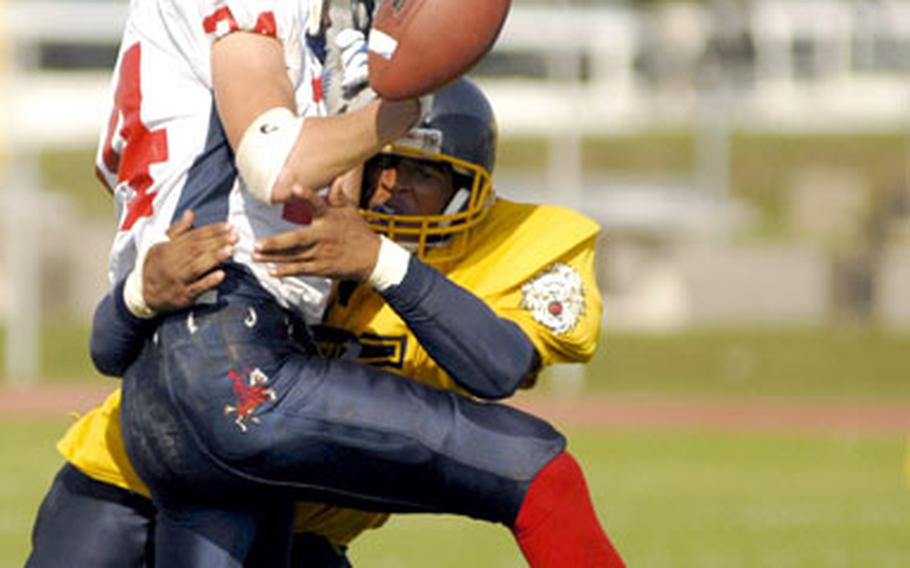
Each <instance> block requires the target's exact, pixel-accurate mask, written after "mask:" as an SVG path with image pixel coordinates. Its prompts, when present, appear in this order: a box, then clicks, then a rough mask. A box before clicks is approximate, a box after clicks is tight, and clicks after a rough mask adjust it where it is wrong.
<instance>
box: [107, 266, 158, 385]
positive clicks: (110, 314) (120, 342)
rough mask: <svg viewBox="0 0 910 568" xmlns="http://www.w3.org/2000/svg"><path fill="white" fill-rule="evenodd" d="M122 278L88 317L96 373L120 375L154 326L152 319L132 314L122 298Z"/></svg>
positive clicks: (155, 323)
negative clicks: (89, 318)
mask: <svg viewBox="0 0 910 568" xmlns="http://www.w3.org/2000/svg"><path fill="white" fill-rule="evenodd" d="M124 284H125V280H123V281H120V282H118V283H117V285H116V286H114V289H113V290H112V291H111V292H109V293H108V294H107V295H106V296H105V297H104V298H103V299H102V300H101V302H100V303H99V304H98V307H97V308H95V316H94V318H93V319H92V339H91V354H92V363H94V365H95V368H96V369H98V372H99V373H101V374H103V375H110V376H112V377H122V376H123V373H124V372H126V369H127V368H128V367H129V366H130V365H131V364H132V363H133V361H135V360H136V358H137V357H138V356H139V352H140V351H142V346H143V344H144V343H145V339H146V338H147V337H149V336H150V335H151V334H152V333H153V331H154V329H155V326H156V325H157V320H155V319H143V318H139V317H136V316H135V315H133V314H132V313H131V312H130V311H129V309H128V308H127V307H126V302H125V301H124V299H123V287H124Z"/></svg>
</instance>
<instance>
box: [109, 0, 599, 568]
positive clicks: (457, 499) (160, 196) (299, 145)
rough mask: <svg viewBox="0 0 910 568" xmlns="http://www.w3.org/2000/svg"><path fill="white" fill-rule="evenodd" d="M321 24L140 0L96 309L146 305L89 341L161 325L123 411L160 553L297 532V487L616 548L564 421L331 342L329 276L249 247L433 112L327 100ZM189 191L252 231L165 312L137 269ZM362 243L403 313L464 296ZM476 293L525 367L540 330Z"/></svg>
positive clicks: (421, 268)
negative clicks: (363, 357)
mask: <svg viewBox="0 0 910 568" xmlns="http://www.w3.org/2000/svg"><path fill="white" fill-rule="evenodd" d="M306 23H307V3H306V2H303V1H301V0H297V1H281V0H134V1H133V2H132V3H131V6H130V17H129V20H128V23H127V27H126V31H125V34H124V39H123V43H122V45H121V50H120V55H119V58H118V63H117V67H116V72H115V83H114V109H113V111H112V113H111V118H110V120H109V122H108V125H107V129H106V131H105V133H104V134H103V136H102V140H101V142H102V143H101V147H100V149H99V153H98V170H99V176H100V177H101V179H102V180H103V181H105V182H106V183H107V185H108V187H110V188H111V189H112V191H113V192H114V194H115V198H116V200H117V204H118V211H119V221H118V222H119V231H118V234H117V237H116V239H115V242H114V247H113V251H112V259H111V276H112V281H113V282H115V286H114V290H113V292H112V295H111V296H109V301H107V302H106V303H102V305H101V307H100V308H99V311H100V312H103V311H104V310H112V309H121V308H120V307H119V306H120V305H121V304H122V305H124V306H125V308H126V309H127V310H128V311H129V312H130V316H129V318H128V319H129V325H125V326H123V327H122V328H118V327H117V326H110V327H108V328H106V329H104V330H102V332H101V333H96V339H97V342H96V343H94V344H93V355H95V356H98V357H99V359H100V358H101V357H100V355H101V354H102V352H105V351H111V350H113V351H117V350H119V349H122V346H123V339H124V338H125V337H126V335H128V334H129V333H131V330H130V329H127V328H129V327H132V328H134V330H135V329H141V328H143V326H146V327H145V328H144V329H145V330H148V329H150V328H152V329H153V330H154V331H153V333H151V334H150V337H151V339H150V340H149V341H147V342H145V343H144V345H143V346H142V352H141V353H140V354H139V356H138V359H137V360H136V361H135V363H133V364H132V365H131V366H130V367H129V369H128V370H127V371H126V372H125V375H124V383H123V412H122V415H121V423H122V429H123V434H124V442H125V445H126V449H127V453H128V454H129V457H130V460H131V462H132V463H133V465H134V466H135V468H136V470H137V472H138V473H139V475H140V476H141V478H142V480H143V481H144V482H145V483H146V485H147V486H148V488H149V490H150V492H151V495H152V497H153V501H154V503H155V505H156V507H157V509H158V513H157V528H156V535H155V539H156V555H155V561H156V565H158V566H168V567H174V566H239V565H241V564H242V563H243V561H244V559H245V558H247V556H248V554H249V553H250V549H251V547H252V543H253V542H254V540H255V538H256V537H257V535H258V534H259V533H261V532H262V531H263V530H264V528H265V527H270V530H272V531H273V534H272V536H273V537H275V538H274V539H273V541H272V542H273V543H280V542H282V541H281V538H279V537H281V536H282V535H284V536H286V537H288V538H289V536H290V528H291V527H290V515H291V503H292V502H293V501H294V500H298V499H308V500H316V501H325V502H330V503H335V504H341V505H351V506H355V507H360V508H367V509H377V510H382V511H402V512H409V511H410V512H450V513H456V514H464V515H470V516H472V517H476V518H480V519H485V520H488V521H493V522H498V523H502V524H504V525H506V526H508V527H509V528H510V529H511V530H512V532H513V534H514V535H515V537H516V539H517V540H518V543H519V545H520V546H521V547H522V550H523V552H524V554H525V556H526V557H527V558H528V560H529V562H530V563H531V564H532V565H534V566H557V565H560V566H562V565H566V564H565V563H566V562H567V561H568V562H569V563H570V564H573V561H571V558H581V559H584V558H586V559H589V560H590V559H600V560H594V564H590V565H598V566H603V565H609V562H608V561H607V560H606V559H608V558H612V556H611V551H610V547H609V543H608V541H607V540H606V538H605V536H604V535H603V532H602V530H601V529H600V527H599V524H598V523H597V520H596V516H595V515H594V512H593V510H592V509H591V508H590V506H589V503H588V501H587V499H588V497H587V492H586V490H585V484H584V479H583V476H582V474H581V472H580V470H579V469H578V467H577V465H576V464H575V462H574V460H573V459H572V458H571V456H570V455H569V454H568V453H566V451H565V440H564V438H563V437H562V435H561V434H559V433H558V432H557V431H555V430H554V429H553V428H552V427H551V426H549V425H548V424H546V423H545V422H543V421H541V420H539V419H536V418H534V417H532V416H529V415H526V414H524V413H521V412H518V411H515V410H513V409H510V408H507V407H504V406H500V405H495V404H479V403H477V402H474V401H472V400H470V399H468V398H465V397H460V396H458V395H455V394H453V393H447V392H442V391H438V390H435V389H432V388H429V387H426V386H424V385H421V384H417V383H415V382H413V381H407V380H405V379H402V378H401V377H398V376H395V375H392V374H388V373H384V372H381V371H378V370H376V369H372V368H368V367H364V366H361V365H357V364H354V363H351V362H347V361H338V360H333V361H329V360H325V359H323V358H322V357H320V356H319V354H318V352H317V349H316V347H315V345H314V344H313V343H312V341H310V339H309V334H308V326H309V324H311V323H313V322H315V321H318V320H319V318H320V317H321V315H322V311H323V309H324V307H325V303H326V297H327V294H328V291H329V289H330V285H329V282H328V281H327V280H325V279H322V278H313V277H307V276H304V275H300V276H285V277H282V278H279V277H278V276H276V274H275V273H274V270H273V269H272V268H270V267H269V266H267V265H262V264H257V263H255V262H253V261H252V254H253V252H254V248H255V243H256V242H257V241H258V240H260V239H262V238H265V237H268V236H269V235H272V234H275V233H278V232H282V231H288V230H290V229H292V228H293V227H294V226H295V223H296V224H306V223H307V222H308V219H309V218H311V216H312V215H313V214H316V215H322V214H324V211H322V210H321V207H320V204H319V201H318V200H315V199H314V192H316V191H317V190H319V188H321V187H323V186H326V185H328V184H329V183H331V182H332V181H333V180H336V179H337V178H339V176H341V175H342V174H343V173H344V172H346V171H348V170H351V169H352V168H353V167H354V166H356V165H358V164H360V163H362V162H363V161H365V159H366V158H368V157H369V156H370V155H372V154H374V153H376V152H377V151H378V150H379V149H380V148H381V147H382V146H383V145H385V144H386V143H389V142H391V141H393V140H395V139H397V138H399V137H400V136H402V135H403V134H404V133H405V132H407V130H408V129H409V127H410V126H411V125H413V124H414V123H415V122H416V120H417V119H418V115H419V104H418V103H417V102H416V101H402V102H388V101H381V100H380V101H375V102H373V103H371V104H369V105H368V106H366V108H364V109H362V110H360V111H357V112H352V113H350V114H346V115H342V116H336V117H324V116H323V115H324V104H323V100H322V95H321V90H322V89H321V69H320V64H319V60H318V57H316V55H315V52H314V46H313V45H311V44H310V42H309V40H308V37H307V33H306ZM314 208H315V209H316V211H315V212H314ZM188 209H193V210H194V211H195V212H196V216H197V223H198V224H206V223H212V222H223V221H229V222H230V223H231V225H233V226H234V227H235V228H236V230H237V233H238V240H237V242H236V244H235V245H234V246H233V249H232V255H231V256H232V258H231V259H230V260H229V261H227V262H225V263H224V264H223V265H222V268H221V269H222V270H223V273H224V280H223V282H221V284H220V285H219V286H218V289H217V293H216V294H213V295H211V296H212V297H207V298H204V299H203V300H202V301H201V302H199V303H197V304H196V305H195V306H193V307H192V308H190V309H187V310H184V311H180V312H176V313H173V314H170V315H167V316H162V317H160V318H158V319H152V318H151V316H153V315H154V314H152V313H151V311H150V310H149V309H148V306H146V305H145V304H144V300H143V298H144V296H143V293H142V286H141V282H142V278H141V270H139V269H141V267H142V266H143V265H144V254H145V252H146V251H147V250H148V248H149V247H150V246H151V245H152V244H153V243H155V242H157V241H158V240H159V239H161V238H163V235H164V232H165V229H166V227H168V226H169V225H170V223H171V222H172V221H173V220H174V219H175V218H178V217H179V216H181V215H182V214H183V213H184V212H185V211H186V210H188ZM359 244H360V245H362V246H355V247H351V249H350V250H352V253H351V254H350V255H349V257H347V258H346V260H347V261H348V262H347V263H344V262H342V263H341V264H340V265H339V266H338V267H337V270H336V271H335V272H334V273H333V275H334V276H338V277H349V278H354V279H359V280H364V281H366V282H369V283H370V284H371V285H372V286H373V287H374V288H375V289H376V290H377V291H378V292H379V293H380V294H381V295H382V296H383V298H384V299H385V300H386V301H387V302H388V303H389V305H391V306H392V307H393V308H394V309H395V310H396V311H400V312H402V313H407V312H408V311H409V310H411V311H413V310H414V309H415V308H419V306H415V305H413V303H412V302H410V298H411V296H412V295H413V294H414V293H415V292H416V291H417V290H422V289H424V288H425V287H426V286H428V285H431V286H438V290H437V296H436V298H437V299H439V300H440V301H448V302H449V304H450V305H451V303H452V302H454V303H455V304H457V305H459V307H461V303H463V302H464V300H465V298H464V295H463V291H461V290H460V289H459V288H458V287H457V286H454V285H451V286H448V285H446V284H444V283H440V282H442V281H443V280H444V278H443V277H441V276H440V275H439V273H437V272H435V271H433V270H432V269H430V268H429V267H427V266H426V265H424V264H422V263H421V262H420V261H419V260H417V258H415V257H413V256H411V255H410V254H409V253H408V252H407V251H406V250H404V249H403V248H401V247H400V246H398V245H396V244H395V243H393V242H392V241H389V240H388V239H383V240H379V239H365V240H364V241H363V242H362V243H359ZM134 266H135V267H138V268H139V269H137V270H133V267H134ZM440 279H442V280H440ZM110 298H115V299H116V301H111V300H110ZM469 305H473V304H470V302H468V303H467V304H465V308H466V309H464V310H463V311H462V312H460V313H462V314H463V318H464V319H463V321H462V322H461V325H464V326H466V327H470V326H472V325H476V326H477V328H478V329H479V330H487V331H489V332H490V337H489V338H487V337H486V336H484V339H485V341H486V342H487V347H488V348H489V349H491V350H492V352H495V353H500V354H501V355H502V357H503V358H504V359H505V361H506V366H508V367H509V368H519V369H521V368H524V369H525V370H530V369H531V368H532V367H533V365H534V364H535V363H534V362H535V348H534V346H533V344H532V343H531V342H530V340H529V339H528V338H527V336H525V335H524V334H523V333H522V332H521V330H520V329H519V328H518V327H517V326H515V325H514V324H509V323H508V322H505V321H502V320H500V319H499V318H497V317H496V315H495V314H493V313H492V312H490V311H489V310H486V311H483V310H482V309H475V308H476V306H475V308H472V309H467V308H468V306H469ZM432 315H433V314H427V316H428V318H429V319H428V321H432ZM143 318H147V321H146V322H145V323H143V321H142V320H143ZM405 319H408V318H405ZM105 321H109V320H105ZM134 330H133V331H134ZM438 335H439V334H437V336H438ZM443 335H444V334H443ZM442 340H445V339H444V338H442ZM427 349H428V350H432V346H427ZM453 374H455V375H457V373H453ZM465 385H470V382H466V383H465ZM466 388H468V387H467V386H466ZM282 519H286V520H287V522H286V523H285V522H282ZM566 519H572V520H573V522H571V523H566V522H565V520H566ZM277 527H283V528H282V529H281V530H279V529H278V528H277ZM542 533H546V534H547V537H546V538H541V534H542ZM282 550H283V547H282V546H281V545H280V544H276V545H275V551H276V556H275V558H274V559H273V561H272V562H274V563H275V564H274V565H279V564H280V562H281V560H282ZM573 565H578V564H573Z"/></svg>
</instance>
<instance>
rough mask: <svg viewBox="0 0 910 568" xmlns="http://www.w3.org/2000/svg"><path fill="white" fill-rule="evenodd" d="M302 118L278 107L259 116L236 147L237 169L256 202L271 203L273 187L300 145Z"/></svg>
mask: <svg viewBox="0 0 910 568" xmlns="http://www.w3.org/2000/svg"><path fill="white" fill-rule="evenodd" d="M302 126H303V117H302V116H300V117H299V116H296V115H295V114H294V113H293V112H291V111H290V109H287V108H284V107H275V108H273V109H269V110H267V111H265V112H264V113H262V114H260V115H259V117H258V118H256V120H254V121H253V123H252V124H250V126H249V127H248V128H247V129H246V132H244V133H243V137H242V138H241V139H240V145H239V147H238V148H237V170H238V171H239V172H240V177H241V178H242V179H243V182H244V183H245V184H246V187H247V189H248V190H249V192H250V193H252V194H253V195H254V196H255V197H256V198H257V199H259V200H260V201H263V202H265V203H269V204H271V203H272V188H274V187H275V182H276V181H277V180H278V174H280V173H281V170H282V169H284V164H285V163H286V162H287V161H288V156H290V155H291V151H292V150H293V149H294V145H295V144H296V143H297V136H298V135H299V134H300V128H301V127H302Z"/></svg>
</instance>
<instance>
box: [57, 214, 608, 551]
mask: <svg viewBox="0 0 910 568" xmlns="http://www.w3.org/2000/svg"><path fill="white" fill-rule="evenodd" d="M598 232H599V228H598V226H597V224H596V223H594V222H593V221H591V220H590V219H588V218H586V217H584V216H582V215H579V214H577V213H574V212H572V211H569V210H566V209H561V208H557V207H550V206H536V205H524V204H518V203H513V202H510V201H506V200H502V199H500V200H498V201H497V202H496V203H495V204H494V205H493V207H492V210H491V211H490V214H489V216H488V219H487V220H485V222H484V223H483V224H482V225H481V226H480V227H478V228H477V233H476V235H475V238H472V246H471V250H470V251H469V252H468V253H467V255H466V256H465V257H463V258H462V259H461V260H460V261H459V262H458V263H457V264H450V265H448V266H446V265H440V269H441V270H442V271H443V272H444V273H445V274H446V275H447V276H448V277H449V278H450V279H451V280H453V281H454V282H455V283H457V284H460V285H461V286H463V287H464V288H466V289H468V290H470V291H472V292H473V293H475V294H476V295H477V296H479V297H480V298H481V299H482V300H484V301H485V302H486V303H487V304H488V305H489V306H490V307H491V308H492V309H493V310H494V311H495V312H496V313H497V314H498V315H500V316H501V317H504V318H508V319H510V320H512V321H514V322H515V323H516V324H518V325H519V326H520V327H521V329H522V330H523V331H524V332H525V333H526V334H527V336H528V338H529V339H530V340H531V342H532V343H533V344H534V346H535V347H536V348H537V351H538V353H539V354H540V357H541V360H542V362H543V364H544V365H547V364H551V363H560V362H581V361H586V360H587V359H588V358H590V357H591V355H592V354H593V352H594V349H595V347H596V344H597V339H598V336H599V333H600V322H601V298H600V293H599V291H598V288H597V283H596V280H595V274H594V247H595V241H596V238H597V234H598ZM428 260H429V261H431V262H432V252H431V253H430V256H429V259H428ZM326 326H327V327H328V328H329V331H328V332H327V333H325V332H324V335H323V339H325V340H327V342H326V343H324V347H326V348H327V349H328V350H329V352H330V353H329V354H332V355H337V356H345V357H357V358H358V360H359V361H360V362H362V363H365V364H370V365H376V366H380V367H383V368H386V369H390V370H393V371H395V372H396V373H399V374H402V375H404V376H407V377H412V378H415V379H416V380H420V381H423V382H426V383H428V384H432V385H435V386H438V387H442V388H447V389H457V386H456V385H455V383H454V381H453V379H452V378H451V377H450V376H449V375H448V374H447V373H446V372H445V371H444V370H442V369H441V368H440V367H439V366H438V365H437V364H436V363H435V361H433V359H431V358H430V357H429V356H428V355H427V353H426V352H425V351H424V350H423V349H422V348H421V346H420V345H419V344H418V343H417V341H416V340H415V338H414V336H413V335H411V333H410V331H409V330H408V328H407V326H406V325H405V324H404V322H403V321H401V319H400V318H399V317H398V316H397V315H396V314H395V313H394V312H393V311H392V310H391V309H390V308H389V307H388V306H387V305H385V303H384V302H383V300H382V298H380V297H379V295H378V294H376V293H374V292H372V291H371V290H370V289H368V288H367V287H366V286H359V287H358V288H357V289H356V290H355V291H354V293H353V295H351V296H350V298H348V299H347V302H346V303H336V304H335V305H334V306H333V307H332V308H331V309H330V310H329V312H328V315H327V319H326ZM333 339H334V340H333ZM119 401H120V397H119V391H118V392H115V393H113V394H111V395H110V396H109V397H108V399H107V400H106V401H105V402H104V403H103V404H102V405H101V406H100V407H98V408H95V409H94V410H92V411H91V412H89V413H88V414H87V415H86V416H84V417H83V418H82V419H80V420H79V421H78V422H77V423H76V424H74V425H73V426H72V427H71V428H70V429H69V431H68V432H67V433H66V435H65V436H64V437H63V439H62V440H61V441H60V442H59V443H58V448H59V450H60V451H61V453H62V454H63V455H64V456H65V457H66V459H67V460H69V461H70V462H71V463H72V464H73V465H75V466H76V467H77V468H79V469H80V470H81V471H83V472H84V473H86V474H87V475H89V476H90V477H93V478H95V479H97V480H100V481H105V482H108V483H112V484H114V485H117V486H119V487H122V488H125V489H129V490H132V491H135V492H138V493H142V494H145V495H147V494H148V492H147V490H146V489H145V487H144V486H143V485H142V484H141V482H140V481H139V480H138V477H137V476H136V475H135V473H134V472H133V470H132V467H131V466H130V465H129V462H128V460H127V459H126V456H125V453H124V451H123V445H122V441H121V437H120V426H119V420H118V417H119V415H118V411H119ZM385 518H386V516H385V515H383V514H376V513H365V512H361V511H354V510H350V509H344V508H339V507H329V506H325V505H317V504H301V505H299V506H298V513H297V520H296V528H297V530H298V531H306V532H315V533H319V534H322V535H324V536H326V537H328V538H329V539H331V540H332V541H333V542H335V543H336V544H347V543H348V542H350V541H351V540H352V539H353V538H354V537H355V536H357V534H359V533H360V532H362V531H363V530H365V529H367V528H370V527H375V526H379V525H381V524H382V523H383V522H384V520H385Z"/></svg>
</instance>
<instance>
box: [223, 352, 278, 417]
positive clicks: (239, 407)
mask: <svg viewBox="0 0 910 568" xmlns="http://www.w3.org/2000/svg"><path fill="white" fill-rule="evenodd" d="M228 377H230V379H231V382H233V383H234V395H236V396H237V403H236V405H231V404H228V405H226V406H225V407H224V414H225V415H226V416H230V415H231V414H235V415H236V417H235V418H234V423H235V424H237V426H239V427H240V430H242V431H243V432H246V431H247V428H248V427H249V423H250V422H253V423H259V418H257V417H256V416H255V415H254V414H253V412H255V411H256V409H257V408H259V407H260V406H262V404H263V403H265V402H267V401H270V400H275V398H277V396H276V394H275V391H274V390H272V389H270V388H268V387H267V386H266V384H268V382H269V377H268V376H267V375H266V374H265V373H263V372H262V370H260V369H258V368H256V369H253V371H252V372H251V373H249V379H248V380H247V372H246V371H244V372H243V373H238V372H237V371H234V370H231V371H230V372H228Z"/></svg>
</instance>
